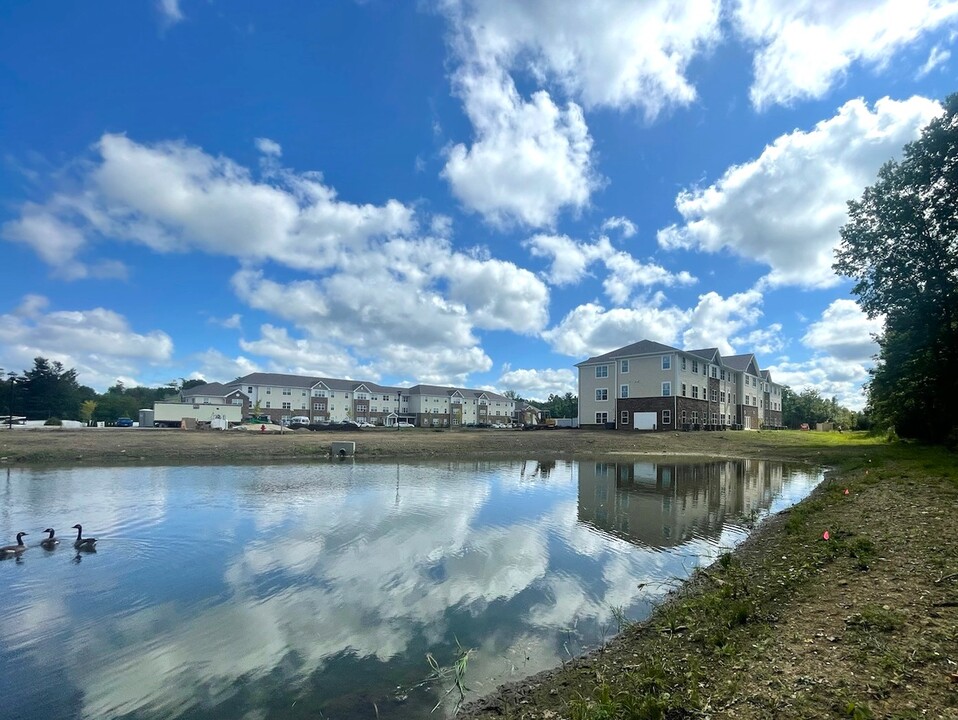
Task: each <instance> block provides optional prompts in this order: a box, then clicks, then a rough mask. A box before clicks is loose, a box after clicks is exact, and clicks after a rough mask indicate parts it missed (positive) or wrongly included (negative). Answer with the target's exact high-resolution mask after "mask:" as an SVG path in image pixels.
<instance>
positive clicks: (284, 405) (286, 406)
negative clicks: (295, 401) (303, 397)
mask: <svg viewBox="0 0 958 720" xmlns="http://www.w3.org/2000/svg"><path fill="white" fill-rule="evenodd" d="M292 409H293V405H292V403H287V402H284V403H283V410H292Z"/></svg>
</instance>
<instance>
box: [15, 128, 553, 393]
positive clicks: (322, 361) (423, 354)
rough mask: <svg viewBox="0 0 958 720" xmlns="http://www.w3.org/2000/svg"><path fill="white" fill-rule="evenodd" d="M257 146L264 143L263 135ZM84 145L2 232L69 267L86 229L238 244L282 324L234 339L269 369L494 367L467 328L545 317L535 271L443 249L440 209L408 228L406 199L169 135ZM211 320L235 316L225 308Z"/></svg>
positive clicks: (240, 288) (438, 371)
mask: <svg viewBox="0 0 958 720" xmlns="http://www.w3.org/2000/svg"><path fill="white" fill-rule="evenodd" d="M258 145H259V147H260V149H261V150H262V151H263V152H265V153H267V154H268V155H269V156H270V157H276V156H278V152H279V150H278V145H275V143H273V142H272V141H267V140H265V139H263V138H260V139H259V141H258ZM274 145H275V147H274ZM97 150H98V151H99V154H100V157H99V158H98V159H97V160H96V161H93V162H90V163H86V164H83V165H82V172H81V174H80V176H79V177H78V178H77V183H76V184H77V185H78V186H79V187H80V188H81V189H80V190H73V191H72V192H69V191H63V192H60V193H57V194H55V195H53V196H52V197H51V198H50V199H49V200H48V201H47V202H46V203H45V204H43V205H35V204H34V205H29V206H26V207H24V208H23V211H22V214H21V218H19V219H18V220H15V221H12V222H11V223H8V224H7V225H6V226H4V228H3V232H4V234H5V235H6V236H7V237H9V238H11V239H15V240H18V241H20V242H25V243H28V244H31V245H32V246H33V247H34V248H35V249H36V250H37V252H38V253H39V254H40V255H41V257H43V258H44V259H45V260H47V262H50V263H51V264H53V265H54V266H55V267H56V268H60V269H61V270H63V269H70V270H71V271H72V272H73V274H74V276H84V275H86V276H88V275H89V274H90V272H91V269H90V268H89V267H88V266H86V265H84V264H83V262H82V260H81V258H82V256H83V253H85V252H88V251H89V244H90V243H91V242H97V243H100V244H105V243H108V242H110V241H116V240H118V239H119V240H122V241H126V242H134V243H138V244H142V245H146V246H147V247H149V248H151V249H153V250H155V251H157V252H172V251H178V252H189V251H200V252H206V253H210V254H219V255H224V256H230V257H235V258H237V259H238V260H240V261H242V263H243V266H244V269H243V270H241V271H240V272H238V273H237V274H236V276H235V277H234V280H233V287H234V290H235V291H236V293H237V295H238V296H239V297H240V299H241V300H243V301H244V302H245V303H247V304H248V305H249V306H250V307H253V308H256V309H260V310H266V311H268V312H270V313H272V314H273V315H274V317H277V318H280V319H282V320H283V321H286V322H290V323H293V324H294V325H295V327H294V328H290V329H289V330H286V329H283V328H277V327H273V326H270V325H264V326H263V328H262V329H261V330H260V333H261V337H260V338H259V339H251V338H247V339H246V340H244V343H245V345H244V346H242V349H243V350H244V351H245V352H257V353H259V354H261V355H262V356H263V357H264V358H266V359H267V361H268V362H269V363H270V364H271V366H273V365H275V368H273V367H271V369H276V370H278V371H283V370H293V369H294V368H301V369H303V370H309V371H311V372H317V371H318V370H321V369H322V370H324V372H323V374H327V375H333V376H351V377H354V376H356V375H357V373H360V372H366V371H368V375H367V377H370V378H371V379H375V378H376V377H379V376H381V375H382V374H383V373H385V372H387V371H388V370H389V369H392V370H402V372H401V374H402V375H404V376H411V377H415V378H416V379H417V380H419V381H423V382H460V383H461V382H464V380H465V378H466V376H467V375H468V374H469V373H470V372H481V371H485V370H488V369H489V368H490V367H491V366H492V362H491V360H490V359H489V357H488V356H487V355H486V353H485V352H484V351H483V349H482V348H481V347H480V345H479V340H478V338H477V336H476V331H477V330H480V329H482V330H510V331H513V332H516V333H520V334H526V335H535V334H537V333H538V332H539V331H540V330H541V329H542V328H543V327H545V325H546V323H547V321H548V303H549V292H548V288H547V287H546V286H545V284H544V283H543V282H542V281H541V280H540V279H539V278H537V277H536V276H535V275H534V274H533V273H532V272H530V271H528V270H525V269H522V268H519V267H517V266H516V265H515V264H513V263H510V262H505V261H502V260H498V259H495V258H488V257H480V256H479V253H478V252H474V253H472V254H468V255H467V254H464V253H462V252H458V251H455V250H453V248H452V244H451V240H450V239H449V238H447V237H446V236H447V235H448V234H450V232H451V223H450V221H449V218H448V217H447V216H444V215H440V216H436V217H434V218H432V219H431V225H432V227H433V228H434V229H436V230H438V231H439V232H440V235H438V236H436V237H416V234H415V231H416V230H417V224H416V221H415V217H414V214H413V211H412V209H411V208H409V207H407V206H405V205H402V204H400V203H398V202H396V201H390V202H388V203H386V204H385V205H384V206H371V205H355V204H350V203H346V202H342V201H339V200H337V199H336V193H335V191H334V190H333V189H331V188H329V187H327V186H325V185H323V184H322V182H321V178H320V176H319V175H318V174H316V173H299V174H297V173H294V172H292V171H290V170H283V169H281V168H279V166H278V165H271V166H270V167H269V168H268V169H267V170H268V171H267V173H266V176H265V177H264V178H261V179H257V178H254V177H253V175H252V174H251V173H250V171H248V170H247V169H246V168H243V167H241V166H239V165H237V164H235V163H233V162H232V161H230V160H229V159H226V158H222V157H213V156H211V155H209V154H207V153H205V152H203V151H202V150H200V149H198V148H195V147H190V146H187V145H185V144H183V143H160V144H157V145H152V146H147V145H141V144H138V143H135V142H133V141H131V140H129V139H128V138H126V137H124V136H120V135H105V136H104V137H103V138H102V139H101V141H100V142H99V143H98V145H97ZM266 261H273V262H276V263H277V264H280V265H286V266H288V267H291V268H293V269H297V270H305V271H307V272H309V273H310V274H311V277H309V278H308V279H305V280H295V279H294V280H289V281H286V282H284V283H280V282H275V281H272V280H267V279H266V278H265V277H264V276H263V274H262V272H260V271H258V270H257V269H256V268H257V265H258V264H259V263H265V262H266ZM225 324H226V325H227V326H231V327H238V326H239V315H236V316H234V317H233V318H230V319H228V320H227V321H225ZM357 328H362V332H357ZM334 347H336V348H340V350H339V351H336V350H334ZM374 357H377V358H378V361H377V362H376V364H373V362H374V361H373V360H372V359H371V358H374ZM420 370H421V372H420Z"/></svg>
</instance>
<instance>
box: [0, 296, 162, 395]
mask: <svg viewBox="0 0 958 720" xmlns="http://www.w3.org/2000/svg"><path fill="white" fill-rule="evenodd" d="M47 305H48V303H47V301H46V299H45V298H43V297H41V296H36V295H30V296H27V297H25V298H24V301H23V303H22V304H21V305H20V307H19V308H18V309H17V310H16V311H14V312H13V313H10V314H6V315H0V347H3V348H4V351H3V357H2V358H0V365H2V366H3V367H6V368H17V369H29V368H31V367H33V359H34V358H35V357H38V356H40V357H45V358H47V359H48V360H50V361H59V362H61V363H63V365H64V367H66V368H72V369H75V370H76V371H77V379H78V381H79V382H80V384H81V385H89V386H91V387H94V388H97V389H100V390H105V389H106V388H107V387H109V386H110V385H113V384H114V383H115V382H116V380H117V379H118V378H120V379H122V380H123V381H124V382H131V381H133V382H135V380H134V377H135V375H136V374H137V373H138V372H140V371H141V370H142V366H143V365H144V364H146V365H160V364H164V363H167V362H168V361H169V359H170V357H171V356H172V354H173V341H172V340H171V339H170V337H169V336H168V335H167V334H166V333H164V332H161V331H159V330H154V331H151V332H148V333H146V334H141V333H138V332H135V331H134V330H132V329H131V328H130V326H129V323H128V322H127V320H126V318H124V317H123V316H122V315H120V314H119V313H117V312H114V311H113V310H107V309H105V308H93V309H90V310H56V311H52V312H47V311H46V308H47Z"/></svg>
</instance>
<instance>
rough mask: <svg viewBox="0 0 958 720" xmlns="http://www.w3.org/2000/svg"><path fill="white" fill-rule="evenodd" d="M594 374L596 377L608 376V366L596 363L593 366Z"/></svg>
mask: <svg viewBox="0 0 958 720" xmlns="http://www.w3.org/2000/svg"><path fill="white" fill-rule="evenodd" d="M595 376H596V377H597V378H606V377H609V366H608V365H596V366H595Z"/></svg>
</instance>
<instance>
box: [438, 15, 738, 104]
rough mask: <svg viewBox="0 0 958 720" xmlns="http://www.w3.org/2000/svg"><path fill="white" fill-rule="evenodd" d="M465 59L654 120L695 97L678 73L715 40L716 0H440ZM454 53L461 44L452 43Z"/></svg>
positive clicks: (693, 91) (716, 24)
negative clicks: (460, 39)
mask: <svg viewBox="0 0 958 720" xmlns="http://www.w3.org/2000/svg"><path fill="white" fill-rule="evenodd" d="M443 6H444V8H445V9H446V11H447V14H448V15H449V16H450V18H451V19H452V20H453V23H454V24H455V26H456V30H457V32H458V33H460V35H462V36H465V37H466V38H468V40H469V42H470V44H469V46H468V51H469V56H470V57H479V58H480V59H481V60H482V61H483V62H486V63H490V64H493V65H495V66H497V67H499V68H502V69H503V70H507V71H521V70H525V71H527V72H528V73H529V74H530V75H531V76H533V77H534V78H536V79H537V80H538V81H539V82H540V83H545V82H549V81H554V82H556V83H558V84H559V85H560V86H561V87H562V89H563V90H564V91H565V92H566V93H567V94H568V95H569V96H570V97H575V98H578V99H579V100H580V101H581V102H582V103H583V104H584V105H585V106H586V107H588V108H593V107H614V108H628V107H636V108H640V109H641V110H642V111H643V112H644V114H645V116H646V117H647V118H650V119H651V118H654V117H656V116H657V115H658V114H659V113H660V112H662V111H663V110H664V109H666V108H668V107H670V106H673V105H685V104H688V103H689V102H691V101H692V100H694V99H695V89H694V88H693V87H692V85H691V83H690V82H689V81H688V79H687V78H686V77H685V73H686V70H687V68H688V65H689V63H690V62H691V61H692V59H693V58H695V57H696V56H698V55H700V54H701V53H702V52H703V51H705V50H707V49H708V48H709V47H710V46H711V45H712V44H713V43H715V42H716V41H717V40H718V39H719V35H720V32H719V19H720V10H721V3H720V2H719V0H690V1H688V2H682V3H675V2H670V1H669V0H646V1H645V2H634V1H633V0H563V1H561V2H557V1H556V0H531V1H529V2H521V3H517V2H508V1H506V0H446V1H445V2H444V3H443ZM460 54H463V49H462V48H460Z"/></svg>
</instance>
